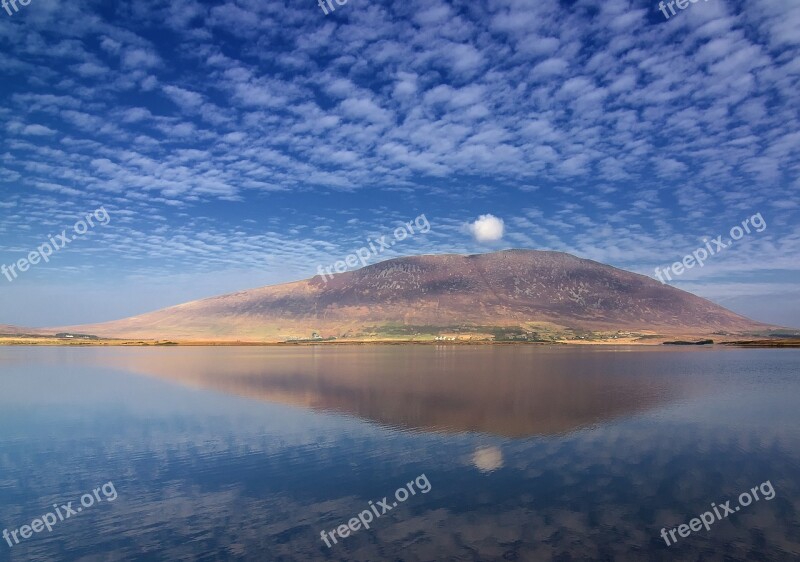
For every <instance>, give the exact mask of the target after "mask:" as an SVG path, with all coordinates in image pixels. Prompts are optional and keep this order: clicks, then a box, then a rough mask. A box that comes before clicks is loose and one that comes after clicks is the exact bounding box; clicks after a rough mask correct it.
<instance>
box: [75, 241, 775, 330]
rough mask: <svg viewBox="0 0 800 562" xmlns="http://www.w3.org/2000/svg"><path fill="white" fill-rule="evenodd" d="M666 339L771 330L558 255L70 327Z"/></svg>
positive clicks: (371, 271) (406, 264)
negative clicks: (438, 330) (546, 329)
mask: <svg viewBox="0 0 800 562" xmlns="http://www.w3.org/2000/svg"><path fill="white" fill-rule="evenodd" d="M525 323H552V324H556V325H558V326H562V327H569V328H574V329H581V330H603V331H606V330H628V331H645V330H651V331H655V332H658V333H663V334H711V333H713V332H718V331H725V332H736V333H743V332H749V331H758V330H765V329H768V328H770V327H771V326H768V325H765V324H761V323H759V322H755V321H752V320H749V319H747V318H745V317H743V316H740V315H738V314H735V313H733V312H731V311H729V310H727V309H725V308H722V307H721V306H718V305H716V304H714V303H711V302H709V301H707V300H705V299H702V298H700V297H697V296H695V295H692V294H690V293H687V292H685V291H681V290H679V289H675V288H673V287H670V286H667V285H663V284H661V283H659V282H658V281H656V280H654V279H651V278H649V277H645V276H643V275H638V274H635V273H630V272H628V271H623V270H620V269H616V268H614V267H611V266H608V265H604V264H601V263H597V262H594V261H591V260H585V259H580V258H577V257H575V256H572V255H569V254H564V253H560V252H541V251H534V250H506V251H502V252H495V253H490V254H478V255H471V256H463V255H452V254H449V255H425V256H415V257H405V258H398V259H393V260H388V261H384V262H381V263H378V264H375V265H371V266H367V267H364V268H362V269H360V270H357V271H351V272H346V273H342V274H339V275H336V276H335V277H334V278H333V279H330V280H329V281H328V282H327V283H326V282H325V281H324V280H323V279H322V278H321V277H319V276H316V277H313V278H311V279H308V280H304V281H297V282H294V283H287V284H283V285H275V286H270V287H262V288H258V289H252V290H247V291H241V292H238V293H233V294H229V295H223V296H219V297H213V298H208V299H203V300H199V301H194V302H189V303H186V304H182V305H179V306H174V307H170V308H166V309H163V310H159V311H156V312H152V313H148V314H143V315H140V316H135V317H132V318H127V319H124V320H118V321H114V322H107V323H103V324H94V325H85V326H80V327H74V328H71V329H74V330H78V331H80V332H83V333H92V334H97V335H101V336H109V337H127V338H161V339H164V338H172V339H184V340H186V339H195V340H242V341H245V340H251V341H280V340H284V339H286V338H289V337H308V336H309V335H310V334H311V332H312V331H317V332H319V333H320V334H321V335H322V336H325V337H328V336H336V337H341V336H342V335H344V334H346V333H349V334H351V335H353V334H358V333H363V332H365V331H369V328H370V327H376V326H378V327H379V326H387V325H407V326H428V327H431V326H438V327H443V328H445V329H446V328H447V327H452V326H460V325H473V326H522V325H525Z"/></svg>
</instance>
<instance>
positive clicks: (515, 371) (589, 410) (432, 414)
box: [97, 345, 689, 437]
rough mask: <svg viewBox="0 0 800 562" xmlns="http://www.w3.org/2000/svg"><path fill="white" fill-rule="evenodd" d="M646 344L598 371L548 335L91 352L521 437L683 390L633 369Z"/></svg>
mask: <svg viewBox="0 0 800 562" xmlns="http://www.w3.org/2000/svg"><path fill="white" fill-rule="evenodd" d="M651 353H653V354H655V353H659V352H656V351H653V352H650V353H624V352H620V351H615V350H609V351H608V355H607V357H606V358H607V359H608V360H606V361H604V362H603V369H602V372H600V371H598V367H597V362H596V357H597V355H596V354H597V350H594V351H593V352H587V351H585V350H583V349H581V348H577V349H569V350H567V349H566V348H547V347H518V348H515V349H509V348H507V347H503V348H498V347H493V346H476V347H470V348H467V347H447V346H413V345H412V346H400V345H396V346H394V345H386V346H359V347H347V348H345V347H337V346H325V347H321V346H308V347H297V348H286V347H264V348H247V349H243V348H196V347H195V348H170V349H152V350H142V349H141V348H139V349H137V350H119V352H118V353H114V354H113V357H109V356H105V355H104V356H102V358H101V357H97V359H98V360H103V358H105V360H108V361H110V362H111V363H113V364H114V365H115V366H120V365H122V366H124V367H125V368H127V369H129V370H131V371H134V372H137V373H140V374H145V375H149V376H154V377H158V378H161V379H168V380H174V381H177V382H180V383H182V384H184V385H188V386H192V387H197V388H204V389H212V390H217V391H221V392H224V393H228V394H233V395H238V396H243V397H247V398H253V399H257V400H264V401H269V402H279V403H284V404H291V405H295V406H301V407H305V408H311V409H314V410H324V411H330V412H337V413H343V414H348V415H353V416H358V417H360V418H363V419H366V420H370V421H374V422H377V423H379V424H382V425H386V426H391V427H397V428H403V429H410V430H421V431H436V432H446V433H457V432H481V433H489V434H495V435H499V436H504V437H524V436H529V435H543V434H557V433H564V432H569V431H573V430H575V429H579V428H582V427H587V426H591V425H593V424H597V423H601V422H604V421H607V420H611V419H616V418H620V417H624V416H628V415H631V414H634V413H637V412H642V411H645V410H647V409H651V408H653V407H655V406H658V405H661V404H663V403H665V402H669V401H672V400H674V399H677V398H679V397H680V396H682V395H685V394H686V393H687V392H688V390H689V388H688V385H687V384H686V383H685V381H683V379H680V380H679V381H677V380H671V381H670V382H669V384H668V385H667V384H659V383H658V382H657V380H658V377H650V376H642V375H643V374H645V373H647V372H648V371H647V369H648V368H649V365H651V364H652V363H651V361H650V360H649V357H651ZM661 353H663V352H661ZM609 365H611V367H609ZM487 374H490V376H487ZM681 381H683V382H681Z"/></svg>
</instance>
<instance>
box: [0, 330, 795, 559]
mask: <svg viewBox="0 0 800 562" xmlns="http://www.w3.org/2000/svg"><path fill="white" fill-rule="evenodd" d="M798 406H800V352H798V351H797V350H769V349H747V350H737V349H662V348H633V347H616V348H606V347H603V348H596V347H578V346H576V347H534V346H475V347H466V346H440V347H434V346H407V345H396V346H347V347H340V346H317V347H296V348H295V347H291V348H289V347H246V348H201V347H197V348H184V347H181V348H22V347H21V348H0V529H8V530H9V531H13V530H18V529H19V528H20V527H21V526H23V525H30V523H31V522H32V521H33V520H34V519H36V518H39V517H41V516H43V515H45V514H46V513H48V512H52V511H55V508H53V504H57V505H58V506H61V505H64V504H67V502H70V501H71V502H73V503H72V507H73V509H74V508H75V507H78V506H80V505H81V504H80V498H81V496H82V495H83V494H86V493H88V494H89V495H90V496H91V495H92V494H93V490H98V488H99V490H98V493H97V494H96V495H95V497H94V498H91V497H90V498H86V497H85V496H84V499H85V500H86V502H87V503H89V501H88V500H89V499H91V505H90V506H89V507H85V508H83V509H82V511H81V513H77V514H76V515H74V516H71V517H69V518H67V519H65V520H63V521H58V522H57V523H56V524H55V525H52V529H53V530H52V532H48V531H47V529H44V530H42V531H41V532H39V533H34V534H32V536H31V537H30V538H28V539H22V537H21V536H19V535H17V538H19V539H20V542H19V544H14V545H13V547H9V546H8V544H7V542H6V541H5V540H2V539H0V560H14V561H16V560H85V561H95V560H256V561H262V560H359V561H360V560H406V561H412V560H476V561H477V560H480V561H486V560H791V559H800V525H799V524H798V505H799V502H800V470H798V468H799V467H800V462H799V457H800V423H798V422H800V407H798ZM421 475H424V477H423V478H422V479H420V476H421ZM767 481H769V483H770V485H771V486H772V487H773V489H774V497H773V499H771V500H768V499H766V498H764V496H765V495H769V494H765V493H763V492H762V493H761V494H760V496H761V498H760V499H759V501H754V502H753V503H752V504H751V505H749V506H747V507H741V510H740V511H737V512H735V513H734V514H733V515H730V516H728V517H727V518H724V519H723V520H722V521H715V522H713V524H711V525H710V530H708V531H706V530H705V529H702V530H701V531H699V532H693V533H691V534H690V535H689V536H688V537H685V538H680V536H679V535H678V536H677V537H678V540H677V544H673V545H672V546H669V547H668V546H667V545H666V544H665V541H664V539H662V538H661V536H660V532H661V529H662V528H666V530H667V532H668V531H669V530H670V529H677V528H678V526H679V525H681V524H684V523H687V524H688V523H689V522H690V520H691V519H692V518H695V517H698V516H700V514H702V513H703V512H706V511H707V510H710V509H712V507H711V503H712V502H714V503H715V504H716V505H717V506H719V505H721V504H723V503H724V502H725V501H727V500H733V501H731V504H730V506H731V507H732V506H736V505H738V500H737V498H738V497H739V494H741V493H742V492H746V491H750V490H751V489H752V488H753V487H757V486H759V485H760V484H762V483H764V482H767ZM426 482H427V483H429V485H430V486H429V487H427V486H426V485H425V484H426ZM108 483H111V487H106V488H105V489H103V488H102V486H103V485H104V484H106V485H108ZM409 483H412V488H413V489H414V494H410V493H409V494H408V498H407V499H405V501H401V502H397V506H396V507H394V506H392V504H393V503H394V502H395V501H397V500H396V498H395V495H394V494H395V491H396V490H397V489H398V488H401V487H406V489H408V487H407V485H408V484H409ZM415 484H416V485H415ZM420 484H421V485H420ZM112 488H113V490H114V494H115V495H116V499H114V500H113V501H109V500H110V499H111V498H110V496H112V495H114V494H106V492H110V490H111V489H112ZM423 490H427V493H423ZM757 490H759V489H758V488H757ZM384 496H386V497H387V506H388V507H390V508H391V509H390V511H388V512H386V513H384V514H382V515H381V516H380V517H377V516H373V521H372V522H371V523H370V522H368V523H369V525H370V528H369V529H364V528H363V526H361V523H360V521H359V522H358V524H353V527H354V528H357V527H359V526H361V528H358V529H357V530H356V531H345V534H347V533H349V536H347V537H342V536H340V535H335V537H336V538H337V542H336V544H333V543H332V542H331V539H330V535H327V540H328V542H329V543H331V547H330V548H329V547H327V546H326V544H325V542H324V541H323V540H322V538H321V532H322V531H332V530H334V529H336V528H337V527H339V526H340V525H343V524H345V525H346V524H347V523H348V521H349V520H351V519H352V518H354V517H356V516H357V515H358V514H359V513H362V512H364V511H365V510H366V511H369V510H370V505H369V503H368V502H370V501H372V502H373V504H372V505H376V503H377V502H378V501H381V500H383V498H384ZM401 497H402V494H401ZM98 500H99V501H98ZM60 509H61V508H60V507H59V510H60ZM376 509H378V510H379V511H378V512H379V513H380V511H381V510H382V509H383V508H377V507H376ZM363 518H364V520H366V519H367V516H363ZM351 523H352V522H351ZM31 532H32V531H31ZM10 540H11V542H12V544H13V543H14V539H13V537H12V538H11V539H10Z"/></svg>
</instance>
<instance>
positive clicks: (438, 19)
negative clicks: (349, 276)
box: [0, 0, 800, 326]
mask: <svg viewBox="0 0 800 562" xmlns="http://www.w3.org/2000/svg"><path fill="white" fill-rule="evenodd" d="M17 6H18V8H19V11H18V12H16V13H13V10H12V15H10V16H9V15H8V14H7V13H6V12H5V11H4V10H0V45H1V47H0V48H2V53H3V59H2V65H0V74H1V75H2V81H1V83H0V94H1V95H2V100H3V101H2V104H0V135H1V137H0V138H2V149H0V219H2V220H0V264H12V263H14V262H16V261H17V260H18V259H20V258H23V257H25V256H26V255H27V254H28V253H29V252H30V251H31V250H34V249H36V248H37V247H39V246H40V245H41V244H43V243H45V242H47V241H48V238H49V236H50V235H54V234H56V233H60V232H61V231H62V230H64V229H68V230H71V229H72V225H73V224H75V222H76V221H77V220H79V219H81V218H82V217H84V216H85V215H86V214H88V213H90V212H91V211H93V210H94V209H97V208H99V207H103V208H104V209H106V210H107V211H108V213H109V215H110V217H111V220H110V222H109V223H108V224H107V225H105V226H103V225H98V226H96V227H95V228H91V229H89V231H88V232H87V234H85V235H83V236H79V237H77V238H76V240H74V241H72V242H70V244H69V245H68V246H66V247H65V248H63V249H61V250H59V251H57V252H55V254H54V255H53V256H52V257H51V258H50V261H49V262H48V263H39V264H38V265H34V266H32V267H31V268H30V269H29V270H27V271H26V272H24V273H20V275H19V276H18V278H16V279H14V280H13V282H9V281H7V279H6V278H5V277H0V310H1V311H2V314H0V324H1V323H11V324H19V325H28V326H47V325H59V324H72V323H80V322H93V321H101V320H109V319H114V318H119V317H124V316H127V315H132V314H136V313H141V312H145V311H149V310H153V309H157V308H160V307H163V306H167V305H171V304H176V303H179V302H183V301H187V300H191V299H195V298H200V297H204V296H210V295H214V294H219V293H224V292H232V291H236V290H240V289H244V288H249V287H257V286H262V285H267V284H272V283H278V282H285V281H292V280H296V279H302V278H306V277H310V276H311V275H313V274H314V273H315V272H316V270H317V267H318V266H319V265H327V264H331V263H333V262H334V261H336V260H339V259H343V258H344V257H345V256H346V255H347V254H349V253H351V252H354V251H355V250H356V249H357V248H359V247H361V246H364V245H365V243H366V242H367V240H368V239H369V238H370V237H373V238H374V237H376V236H380V235H381V234H387V233H391V232H392V229H393V228H394V227H396V226H397V225H398V224H400V223H401V222H405V221H409V220H413V219H414V218H415V217H417V216H419V215H420V214H425V216H426V218H427V219H428V220H429V221H430V224H431V231H430V232H428V233H427V234H424V235H423V234H417V235H415V236H412V237H410V238H408V239H406V240H404V241H402V242H398V243H397V244H396V245H394V246H393V247H392V249H391V251H387V252H384V253H383V254H382V255H381V256H379V258H378V259H385V258H386V257H394V256H401V255H412V254H419V253H447V252H459V253H478V252H486V251H492V250H496V249H501V248H510V247H517V248H532V249H547V250H560V251H565V252H570V253H572V254H575V255H577V256H580V257H585V258H590V259H594V260H598V261H601V262H604V263H608V264H611V265H614V266H617V267H621V268H624V269H628V270H632V271H636V272H639V273H643V274H646V275H650V276H653V275H654V268H655V267H656V266H661V267H662V268H663V267H667V266H669V265H670V264H671V263H673V262H676V261H678V260H681V259H682V258H683V257H684V256H685V255H687V254H689V253H691V252H692V251H694V250H695V249H697V248H699V247H702V246H704V243H703V239H704V238H715V237H716V236H718V235H724V236H725V238H727V237H728V232H729V230H730V228H731V227H733V226H735V225H739V224H741V223H742V222H743V221H744V220H745V219H746V218H748V217H751V216H753V215H755V214H757V213H760V214H761V216H762V217H763V219H764V221H765V223H766V225H767V228H766V229H764V230H763V231H762V232H752V233H750V234H746V235H745V236H744V237H743V238H742V239H741V240H739V241H737V242H736V243H734V244H732V245H731V246H730V247H729V248H726V249H725V251H724V252H722V253H720V254H719V255H715V256H713V257H710V258H709V259H708V261H707V262H706V264H705V266H704V267H702V268H698V267H695V268H693V269H691V270H689V271H687V272H685V273H684V274H683V275H681V276H679V277H678V278H677V279H676V280H675V281H674V282H673V283H672V284H673V285H675V286H677V287H679V288H682V289H686V290H689V291H691V292H694V293H695V294H699V295H701V296H704V297H706V298H710V299H711V300H713V301H715V302H718V303H720V304H722V305H723V306H727V307H729V308H731V309H733V310H735V311H737V312H740V313H744V314H747V315H749V316H751V317H753V318H756V319H759V320H763V321H768V322H774V323H778V324H782V325H790V326H800V288H798V287H799V286H800V285H799V284H798V280H799V279H800V275H798V270H800V259H799V258H800V228H798V224H799V223H798V214H799V213H798V202H799V201H800V197H799V195H800V179H798V178H800V175H799V174H798V172H800V114H799V112H800V103H798V101H800V100H799V98H800V95H799V94H798V90H800V88H798V82H800V57H799V56H798V53H799V52H800V34H798V33H797V30H798V29H800V4H797V3H794V2H788V1H785V0H759V1H758V2H750V3H747V4H745V3H744V2H738V1H737V2H733V1H727V0H708V1H699V2H697V3H694V4H689V5H688V7H687V8H686V9H685V10H678V11H677V13H676V15H674V16H671V17H670V18H669V19H668V20H667V19H665V18H664V16H663V15H662V14H661V12H659V10H658V6H657V3H655V2H649V1H648V2H645V1H638V0H637V1H621V0H609V1H602V2H589V1H585V2H584V1H577V2H567V1H563V2H556V1H554V0H553V1H551V0H541V1H532V0H530V1H518V0H491V1H489V2H484V1H475V0H471V1H469V2H467V1H463V2H462V1H455V2H438V1H436V0H426V1H424V2H415V1H403V2H385V1H380V2H376V1H367V0H348V1H347V3H346V4H344V5H342V6H338V5H336V4H334V6H336V9H335V11H334V12H332V13H329V14H328V15H325V13H324V12H323V11H322V9H321V8H320V7H319V6H318V5H317V4H316V3H315V2H314V1H312V0H303V1H301V2H291V3H288V4H287V3H283V2H278V1H272V0H237V1H230V2H198V1H196V0H174V1H170V2H163V1H162V2H151V1H149V0H137V1H136V2H130V3H129V2H113V3H111V5H110V6H109V5H108V3H106V2H86V1H82V0H74V1H70V2H65V1H56V0H32V1H31V2H30V4H29V5H27V6H20V5H19V4H17ZM485 214H491V215H493V216H495V217H498V218H500V219H502V220H503V224H504V229H503V236H502V238H500V239H498V240H494V241H478V240H476V239H475V237H474V236H473V235H472V234H471V232H470V229H469V228H468V227H467V226H466V225H467V224H468V223H470V222H472V221H475V220H476V219H478V217H480V216H481V215H485Z"/></svg>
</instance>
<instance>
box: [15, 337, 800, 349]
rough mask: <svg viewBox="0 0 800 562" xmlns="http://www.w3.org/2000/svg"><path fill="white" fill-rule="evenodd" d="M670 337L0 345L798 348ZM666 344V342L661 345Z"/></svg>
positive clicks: (773, 342)
mask: <svg viewBox="0 0 800 562" xmlns="http://www.w3.org/2000/svg"><path fill="white" fill-rule="evenodd" d="M676 341H680V340H675V339H673V338H646V339H640V340H633V339H630V340H629V339H622V338H620V339H616V340H597V341H586V340H580V341H575V340H554V341H493V340H451V341H435V340H401V339H371V340H335V341H330V340H320V341H313V340H309V341H274V342H270V341H230V340H146V339H127V338H126V339H112V338H98V339H77V338H76V339H66V338H54V337H47V336H33V337H30V336H27V337H26V336H0V346H6V347H14V346H41V347H307V346H320V345H332V346H346V345H435V346H445V345H446V346H465V345H471V346H475V345H500V346H508V345H538V346H569V345H574V346H642V347H669V348H671V349H674V348H687V347H688V348H709V347H712V348H713V347H738V348H756V349H763V348H800V338H798V339H785V338H782V339H777V338H776V339H759V340H755V339H747V340H741V339H736V340H733V339H732V340H720V341H714V342H713V343H707V344H703V345H698V344H696V343H688V342H682V341H681V342H680V343H676ZM665 344H668V345H665Z"/></svg>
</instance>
